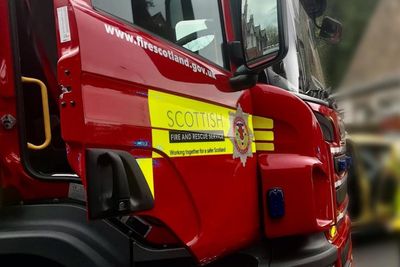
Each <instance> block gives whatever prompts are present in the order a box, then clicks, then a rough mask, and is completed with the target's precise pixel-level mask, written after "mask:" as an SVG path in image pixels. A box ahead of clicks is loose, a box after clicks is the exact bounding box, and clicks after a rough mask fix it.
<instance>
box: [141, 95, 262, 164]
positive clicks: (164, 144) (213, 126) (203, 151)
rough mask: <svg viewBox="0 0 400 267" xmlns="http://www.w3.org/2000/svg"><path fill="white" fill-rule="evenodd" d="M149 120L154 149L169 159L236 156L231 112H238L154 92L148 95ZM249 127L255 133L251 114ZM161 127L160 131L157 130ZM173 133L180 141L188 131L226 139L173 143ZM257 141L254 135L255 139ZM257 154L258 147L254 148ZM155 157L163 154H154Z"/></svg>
mask: <svg viewBox="0 0 400 267" xmlns="http://www.w3.org/2000/svg"><path fill="white" fill-rule="evenodd" d="M148 99H149V100H148V101H149V110H150V121H151V126H152V128H153V129H152V140H153V143H152V146H153V148H155V149H157V150H159V151H162V152H163V153H165V154H166V155H167V156H168V157H188V156H212V155H227V154H233V143H232V141H231V140H230V138H233V133H232V130H231V116H230V114H231V113H235V112H236V110H234V109H230V108H226V107H223V106H219V105H214V104H210V103H206V102H202V101H198V100H194V99H190V98H186V97H181V96H177V95H173V94H167V93H163V92H159V91H155V90H149V93H148ZM247 124H248V127H249V130H250V131H251V132H253V119H252V115H248V122H247ZM154 128H158V129H154ZM170 130H174V131H180V137H179V138H185V137H184V135H185V131H186V132H191V133H195V134H205V133H207V131H208V132H210V131H212V132H218V134H219V135H220V136H224V139H223V140H220V141H211V140H204V141H201V139H198V140H199V141H198V142H194V141H193V140H192V141H191V142H184V141H183V140H182V139H178V140H179V142H175V143H174V142H170V132H169V131H170ZM186 140H191V139H190V138H188V139H186ZM252 141H254V136H253V138H252ZM251 150H252V152H255V151H256V150H255V145H252V146H251ZM153 156H154V158H158V157H160V155H157V154H153Z"/></svg>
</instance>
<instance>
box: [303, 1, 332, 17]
mask: <svg viewBox="0 0 400 267" xmlns="http://www.w3.org/2000/svg"><path fill="white" fill-rule="evenodd" d="M300 2H301V3H302V4H303V7H304V9H305V10H306V12H307V14H308V15H309V16H310V17H311V18H318V17H320V16H322V15H323V14H324V12H325V10H326V6H327V0H300Z"/></svg>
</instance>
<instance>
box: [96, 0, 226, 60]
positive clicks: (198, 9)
mask: <svg viewBox="0 0 400 267" xmlns="http://www.w3.org/2000/svg"><path fill="white" fill-rule="evenodd" d="M93 5H94V7H95V8H98V9H101V10H103V11H105V12H107V13H110V14H112V15H114V16H116V17H119V18H121V19H124V20H125V21H127V22H130V23H133V24H136V25H138V26H140V27H142V28H144V29H146V30H148V31H150V32H152V33H154V34H156V35H158V36H161V37H163V38H165V39H167V40H169V41H171V42H173V43H175V44H177V45H179V46H181V47H183V48H185V49H187V50H190V51H191V52H193V53H196V54H198V55H200V56H202V57H205V58H207V59H208V60H210V61H212V62H214V63H216V64H218V65H220V66H224V61H223V53H222V47H223V42H224V38H223V34H222V33H223V32H222V25H221V14H220V9H219V4H218V1H217V0H119V1H111V0H93Z"/></svg>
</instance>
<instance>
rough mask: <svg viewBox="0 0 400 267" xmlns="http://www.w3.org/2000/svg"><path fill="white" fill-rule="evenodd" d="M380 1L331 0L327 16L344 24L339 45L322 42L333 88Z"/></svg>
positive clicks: (328, 82)
mask: <svg viewBox="0 0 400 267" xmlns="http://www.w3.org/2000/svg"><path fill="white" fill-rule="evenodd" d="M378 2H379V0H351V1H349V0H330V1H329V0H328V8H327V12H326V14H325V15H326V16H330V17H333V18H335V19H338V20H339V21H341V22H342V23H343V36H342V41H341V43H340V44H338V45H330V44H327V43H325V42H324V41H320V43H319V48H320V55H321V58H322V63H323V66H324V71H325V75H326V78H327V85H328V86H330V87H332V88H333V90H335V89H336V88H337V87H338V86H339V84H340V82H341V81H342V79H343V78H344V75H345V73H346V71H347V69H348V67H349V65H350V63H351V60H352V58H353V55H354V53H355V51H356V49H357V46H358V43H359V41H360V39H361V38H362V35H363V33H364V32H365V30H366V28H367V26H368V22H369V19H370V18H371V15H372V14H373V11H374V10H375V6H376V4H377V3H378Z"/></svg>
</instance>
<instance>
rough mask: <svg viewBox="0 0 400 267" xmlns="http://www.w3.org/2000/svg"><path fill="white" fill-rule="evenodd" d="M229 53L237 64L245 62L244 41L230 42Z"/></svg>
mask: <svg viewBox="0 0 400 267" xmlns="http://www.w3.org/2000/svg"><path fill="white" fill-rule="evenodd" d="M228 54H229V58H230V59H231V61H232V62H233V63H234V64H235V65H236V66H241V65H243V64H245V58H244V53H243V47H242V42H240V41H233V42H230V43H228Z"/></svg>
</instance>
